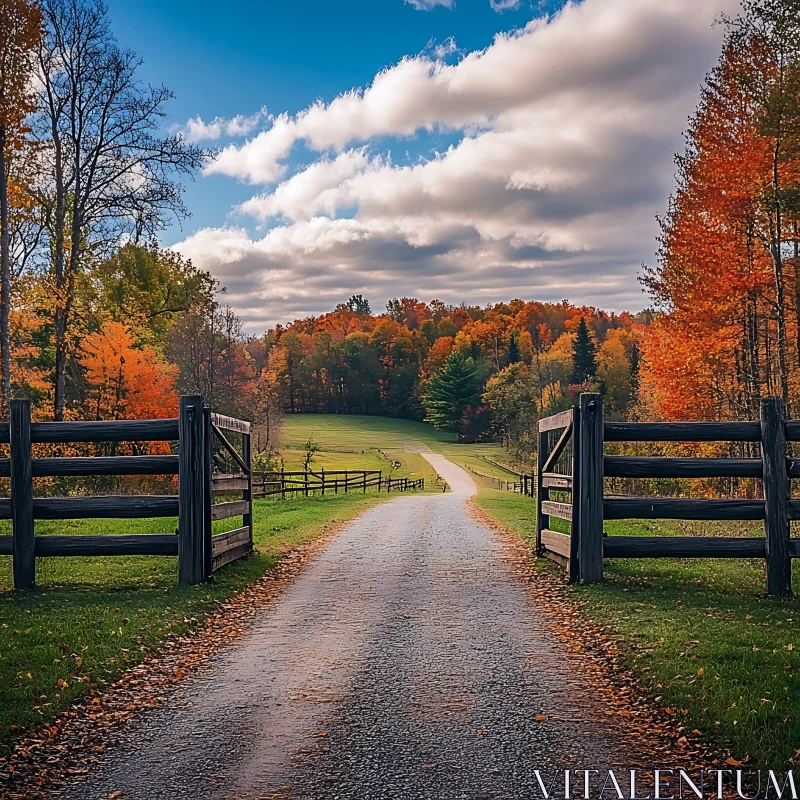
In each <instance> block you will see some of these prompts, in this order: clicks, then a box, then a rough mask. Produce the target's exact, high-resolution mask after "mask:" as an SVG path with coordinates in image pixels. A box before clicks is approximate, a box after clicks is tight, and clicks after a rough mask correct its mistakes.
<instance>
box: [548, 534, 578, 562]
mask: <svg viewBox="0 0 800 800" xmlns="http://www.w3.org/2000/svg"><path fill="white" fill-rule="evenodd" d="M571 538H572V537H570V536H567V535H566V534H565V533H557V532H556V531H550V530H547V529H545V530H543V531H542V547H544V548H546V549H548V550H552V551H553V552H554V553H558V554H559V555H562V556H564V558H569V555H570V539H571Z"/></svg>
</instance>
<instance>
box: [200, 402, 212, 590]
mask: <svg viewBox="0 0 800 800" xmlns="http://www.w3.org/2000/svg"><path fill="white" fill-rule="evenodd" d="M213 465H214V433H213V431H212V429H211V409H210V408H204V409H203V497H204V499H205V498H207V499H208V502H203V543H202V548H203V552H202V555H203V578H204V580H207V581H210V580H212V576H213V572H214V554H213V539H212V537H213V535H214V530H213V524H212V520H211V504H212V503H213V502H214V490H213V483H212V480H213V472H214V466H213Z"/></svg>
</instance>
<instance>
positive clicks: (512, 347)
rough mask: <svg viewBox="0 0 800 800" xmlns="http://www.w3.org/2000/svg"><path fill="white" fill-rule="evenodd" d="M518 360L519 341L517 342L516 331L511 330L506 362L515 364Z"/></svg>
mask: <svg viewBox="0 0 800 800" xmlns="http://www.w3.org/2000/svg"><path fill="white" fill-rule="evenodd" d="M519 360H520V354H519V342H517V332H516V331H511V337H510V338H509V340H508V363H509V364H516V363H518V362H519Z"/></svg>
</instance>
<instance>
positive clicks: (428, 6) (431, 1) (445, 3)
mask: <svg viewBox="0 0 800 800" xmlns="http://www.w3.org/2000/svg"><path fill="white" fill-rule="evenodd" d="M405 1H406V3H408V4H409V5H411V6H414V8H416V9H417V11H432V10H433V9H434V8H436V7H437V6H441V7H442V8H453V6H455V4H456V3H455V0H405Z"/></svg>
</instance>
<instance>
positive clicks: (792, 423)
mask: <svg viewBox="0 0 800 800" xmlns="http://www.w3.org/2000/svg"><path fill="white" fill-rule="evenodd" d="M786 439H787V440H788V441H790V442H800V420H797V419H793V420H787V422H786ZM0 441H2V439H0Z"/></svg>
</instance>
